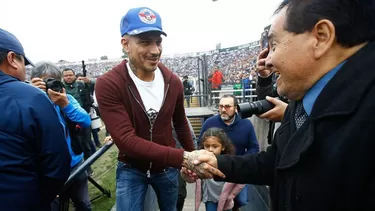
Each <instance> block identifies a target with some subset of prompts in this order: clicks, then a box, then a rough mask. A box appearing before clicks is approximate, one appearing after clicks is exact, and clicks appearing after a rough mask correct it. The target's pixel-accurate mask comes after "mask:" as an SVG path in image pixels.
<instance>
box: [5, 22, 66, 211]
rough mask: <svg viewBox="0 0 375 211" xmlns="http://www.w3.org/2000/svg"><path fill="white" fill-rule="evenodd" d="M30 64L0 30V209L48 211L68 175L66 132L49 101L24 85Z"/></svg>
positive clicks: (13, 40)
mask: <svg viewBox="0 0 375 211" xmlns="http://www.w3.org/2000/svg"><path fill="white" fill-rule="evenodd" d="M28 64H32V63H31V62H30V61H29V60H28V59H27V58H26V57H25V53H24V50H23V47H22V45H21V43H20V42H19V41H18V40H17V38H16V37H15V36H14V35H13V34H11V33H9V32H7V31H5V30H3V29H0V111H1V115H0V161H1V162H0V207H1V210H17V211H29V210H42V211H44V210H49V209H50V203H51V201H52V200H53V199H54V198H55V197H56V195H57V194H58V192H59V190H60V189H61V188H62V186H63V185H64V183H65V181H66V179H67V178H68V176H69V173H70V165H69V164H70V160H71V159H70V155H69V151H68V147H67V144H66V141H65V135H64V129H63V127H62V125H61V124H60V121H59V118H58V116H57V113H56V111H55V109H54V107H53V106H52V104H51V101H50V100H49V99H48V98H47V97H46V95H45V94H44V93H43V92H41V91H40V90H38V89H36V88H35V87H32V86H30V85H28V84H26V83H24V82H23V81H24V80H25V77H26V75H25V69H26V68H25V65H28Z"/></svg>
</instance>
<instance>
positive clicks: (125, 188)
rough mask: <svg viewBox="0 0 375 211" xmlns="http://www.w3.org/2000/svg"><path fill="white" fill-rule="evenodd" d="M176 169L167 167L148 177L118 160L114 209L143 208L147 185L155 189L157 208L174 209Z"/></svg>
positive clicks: (125, 210) (176, 187)
mask: <svg viewBox="0 0 375 211" xmlns="http://www.w3.org/2000/svg"><path fill="white" fill-rule="evenodd" d="M177 175H178V170H177V169H175V168H167V169H165V170H164V171H162V172H160V173H158V174H151V176H150V178H147V175H146V174H145V173H143V172H141V171H139V170H138V169H136V168H133V167H131V166H129V165H127V164H125V163H123V162H118V165H117V171H116V186H117V187H116V210H117V211H127V210H135V211H138V210H140V211H141V210H143V207H144V203H145V196H146V191H147V188H148V185H149V184H150V185H151V186H152V187H153V189H154V190H155V193H156V196H157V198H158V203H159V208H160V210H163V211H175V210H176V204H177V196H178V177H177Z"/></svg>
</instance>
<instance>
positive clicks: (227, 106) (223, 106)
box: [219, 105, 234, 110]
mask: <svg viewBox="0 0 375 211" xmlns="http://www.w3.org/2000/svg"><path fill="white" fill-rule="evenodd" d="M232 107H234V106H233V105H219V108H220V109H223V108H225V110H227V109H230V108H232Z"/></svg>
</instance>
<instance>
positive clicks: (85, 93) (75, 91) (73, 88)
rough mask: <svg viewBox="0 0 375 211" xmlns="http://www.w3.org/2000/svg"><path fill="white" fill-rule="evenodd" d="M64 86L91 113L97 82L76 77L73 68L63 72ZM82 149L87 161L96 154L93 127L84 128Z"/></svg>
mask: <svg viewBox="0 0 375 211" xmlns="http://www.w3.org/2000/svg"><path fill="white" fill-rule="evenodd" d="M62 75H63V80H62V82H63V84H64V86H65V89H66V93H67V94H69V95H71V96H73V97H74V98H75V99H76V100H77V101H78V103H79V105H80V106H81V107H82V108H83V109H84V110H85V111H86V112H87V113H90V109H91V106H92V104H93V99H92V97H91V95H90V93H91V92H92V90H93V89H94V86H95V80H91V79H89V78H87V77H82V76H80V75H78V74H77V75H78V77H77V76H76V75H75V72H74V70H72V69H71V68H65V69H64V70H63V71H62ZM80 135H81V140H82V142H81V143H82V149H83V154H84V158H85V160H87V159H88V158H89V157H90V156H91V155H92V154H94V153H95V151H96V148H95V145H94V143H93V142H92V140H91V127H87V128H84V129H83V130H82V131H81V133H80ZM88 172H89V174H90V175H92V173H93V172H92V170H91V168H89V169H88Z"/></svg>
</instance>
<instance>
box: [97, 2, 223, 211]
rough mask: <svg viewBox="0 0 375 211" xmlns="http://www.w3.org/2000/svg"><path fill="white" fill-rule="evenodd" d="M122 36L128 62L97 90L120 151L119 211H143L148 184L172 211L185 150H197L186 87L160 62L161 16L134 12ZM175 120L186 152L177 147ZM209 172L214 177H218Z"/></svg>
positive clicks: (124, 22)
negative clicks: (192, 134) (173, 134)
mask: <svg viewBox="0 0 375 211" xmlns="http://www.w3.org/2000/svg"><path fill="white" fill-rule="evenodd" d="M120 32H121V36H122V39H121V44H122V47H123V49H124V50H125V52H127V54H128V56H129V61H127V60H124V61H123V62H122V63H121V64H119V65H117V66H116V67H114V68H113V70H111V71H109V72H107V73H105V74H104V75H102V76H101V77H99V78H98V79H97V81H96V88H95V90H96V97H97V100H98V104H99V109H100V113H101V115H102V119H103V121H104V123H105V125H106V127H107V129H108V131H109V133H110V134H111V136H112V138H113V140H114V142H115V144H116V145H117V147H118V148H119V156H118V159H119V163H118V167H117V175H116V177H117V180H116V181H117V184H116V188H117V190H116V197H117V199H116V203H117V205H116V206H117V210H119V211H123V210H143V204H144V200H145V195H146V191H147V187H148V185H149V184H150V185H151V186H152V187H153V188H154V190H155V192H156V195H157V197H158V202H159V208H160V210H163V211H174V210H176V203H177V197H178V174H179V172H178V170H177V168H181V166H182V165H183V163H184V166H187V164H188V163H189V162H190V164H192V163H191V162H192V160H193V159H189V158H191V156H193V154H190V153H189V152H187V151H192V150H194V144H193V140H192V138H191V134H190V129H189V126H188V123H187V120H186V115H185V108H184V93H183V91H184V87H183V85H182V82H181V80H180V79H179V78H178V77H177V76H176V75H175V74H173V73H172V71H170V70H169V69H168V68H167V67H165V66H164V65H163V64H161V63H160V62H159V61H160V56H161V53H162V45H161V43H162V37H161V35H164V36H166V33H165V32H164V31H163V30H162V24H161V18H160V15H159V14H158V13H157V12H155V11H154V10H152V9H150V8H147V7H140V8H133V9H130V10H129V11H128V12H127V13H126V15H125V16H124V17H123V18H122V20H121V24H120ZM171 121H173V126H174V128H175V130H176V133H177V136H178V140H179V141H180V143H181V145H182V147H183V149H177V148H175V141H174V139H173V136H172V125H171ZM184 150H187V151H184ZM198 154H199V152H198ZM190 166H194V165H190ZM199 167H200V168H203V167H204V166H199ZM211 169H212V172H214V173H212V174H215V173H217V172H216V171H215V170H216V169H213V168H211Z"/></svg>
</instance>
